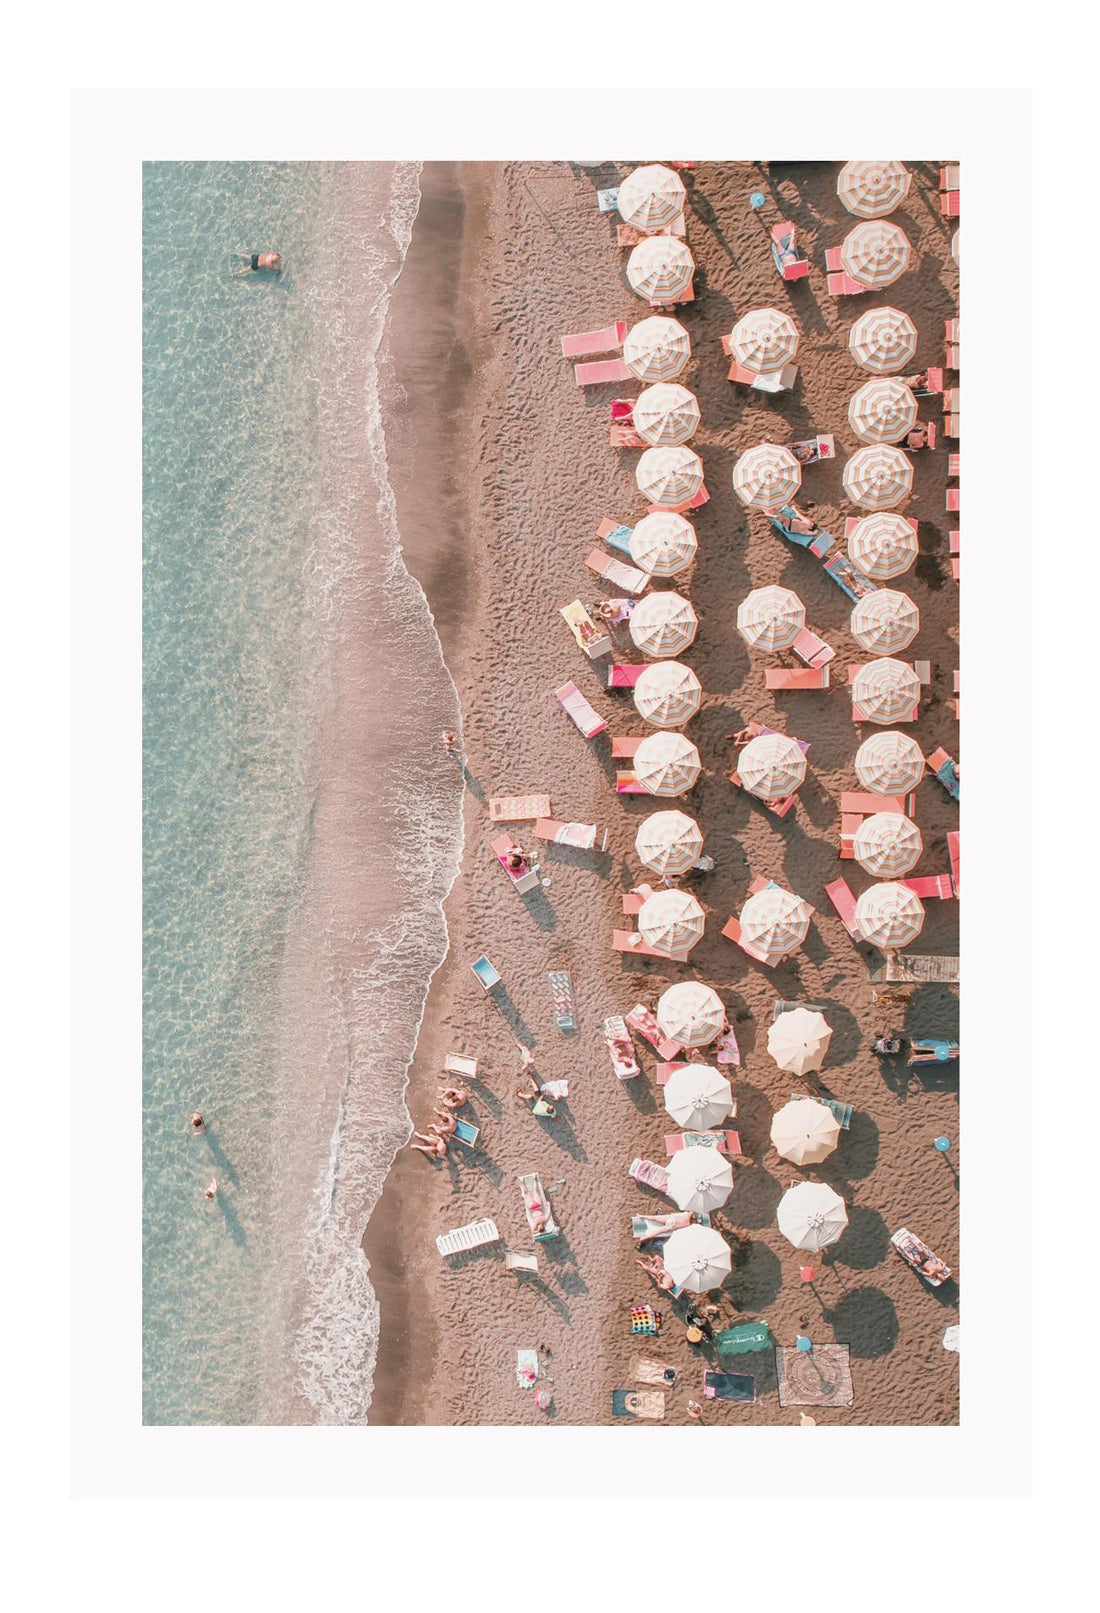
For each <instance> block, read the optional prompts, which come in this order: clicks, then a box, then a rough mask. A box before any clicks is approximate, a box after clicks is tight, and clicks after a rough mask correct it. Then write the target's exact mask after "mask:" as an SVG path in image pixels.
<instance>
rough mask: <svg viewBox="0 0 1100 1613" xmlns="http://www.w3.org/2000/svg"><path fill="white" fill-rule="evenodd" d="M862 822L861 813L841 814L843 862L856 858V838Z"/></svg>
mask: <svg viewBox="0 0 1100 1613" xmlns="http://www.w3.org/2000/svg"><path fill="white" fill-rule="evenodd" d="M862 822H863V814H862V813H861V812H842V813H841V814H840V855H841V859H842V860H848V861H850V860H851V859H852V858H853V857H854V856H855V854H856V851H855V838H856V835H857V834H858V832H859V826H860V824H861V823H862Z"/></svg>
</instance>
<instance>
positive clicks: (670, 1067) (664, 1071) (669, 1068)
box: [657, 1059, 737, 1114]
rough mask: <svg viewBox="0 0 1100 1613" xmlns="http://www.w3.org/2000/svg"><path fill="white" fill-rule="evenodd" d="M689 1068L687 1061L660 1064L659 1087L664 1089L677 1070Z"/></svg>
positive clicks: (677, 1060) (675, 1060)
mask: <svg viewBox="0 0 1100 1613" xmlns="http://www.w3.org/2000/svg"><path fill="white" fill-rule="evenodd" d="M687 1067H688V1061H687V1060H686V1059H673V1060H672V1061H671V1062H670V1063H667V1064H658V1066H657V1085H658V1086H659V1087H663V1086H664V1084H665V1082H666V1081H667V1080H668V1078H669V1076H670V1075H675V1074H676V1071H677V1070H686V1069H687ZM736 1112H737V1111H736V1109H734V1113H735V1114H736Z"/></svg>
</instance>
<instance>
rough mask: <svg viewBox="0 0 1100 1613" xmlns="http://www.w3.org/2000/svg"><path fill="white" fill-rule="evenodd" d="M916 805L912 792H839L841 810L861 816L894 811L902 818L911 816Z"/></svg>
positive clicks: (867, 816)
mask: <svg viewBox="0 0 1100 1613" xmlns="http://www.w3.org/2000/svg"><path fill="white" fill-rule="evenodd" d="M916 805H917V797H916V795H915V794H914V793H912V792H911V793H910V794H909V795H876V794H875V793H874V791H873V790H842V791H841V792H840V810H841V812H858V813H859V815H860V816H861V817H863V818H869V817H870V816H871V815H872V813H875V812H896V813H898V814H899V816H901V817H903V818H911V817H912V816H913V814H914V812H915V811H916Z"/></svg>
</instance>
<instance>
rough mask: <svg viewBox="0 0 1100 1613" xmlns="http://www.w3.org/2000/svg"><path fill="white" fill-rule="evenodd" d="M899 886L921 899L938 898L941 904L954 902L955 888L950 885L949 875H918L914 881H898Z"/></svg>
mask: <svg viewBox="0 0 1100 1613" xmlns="http://www.w3.org/2000/svg"><path fill="white" fill-rule="evenodd" d="M899 884H902V885H904V886H905V888H906V890H909V891H912V892H913V895H914V896H919V897H921V898H922V899H924V898H926V897H927V898H929V899H936V898H938V899H939V900H940V901H941V902H953V901H954V900H955V887H954V885H952V883H951V875H950V874H919V875H918V876H917V877H916V878H915V879H902V880H899Z"/></svg>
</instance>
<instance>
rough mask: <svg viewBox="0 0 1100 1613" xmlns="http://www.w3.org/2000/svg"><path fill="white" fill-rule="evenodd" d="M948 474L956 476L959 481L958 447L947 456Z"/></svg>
mask: <svg viewBox="0 0 1100 1613" xmlns="http://www.w3.org/2000/svg"><path fill="white" fill-rule="evenodd" d="M947 474H948V476H953V477H954V478H955V480H956V481H958V479H959V451H958V449H957V448H956V450H955V452H954V453H953V454H948V456H947Z"/></svg>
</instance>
